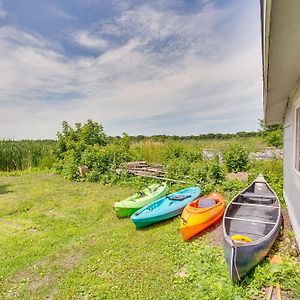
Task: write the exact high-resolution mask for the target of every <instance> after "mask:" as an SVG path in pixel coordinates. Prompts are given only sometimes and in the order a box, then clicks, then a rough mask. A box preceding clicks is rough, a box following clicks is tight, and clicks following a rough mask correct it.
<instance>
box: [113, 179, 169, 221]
mask: <svg viewBox="0 0 300 300" xmlns="http://www.w3.org/2000/svg"><path fill="white" fill-rule="evenodd" d="M168 190H169V188H168V186H167V184H166V183H161V184H152V185H150V186H149V187H146V188H145V189H143V190H142V191H139V192H137V193H135V194H134V195H132V196H131V197H129V198H127V199H125V200H123V201H119V202H116V203H115V205H114V209H115V211H116V214H117V216H118V217H119V218H126V217H130V216H131V215H132V214H133V213H134V212H136V211H137V210H139V209H140V208H142V207H144V206H146V205H148V204H150V203H151V202H153V201H155V200H157V199H159V198H161V197H163V196H165V195H166V194H167V193H168Z"/></svg>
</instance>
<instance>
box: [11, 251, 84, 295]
mask: <svg viewBox="0 0 300 300" xmlns="http://www.w3.org/2000/svg"><path fill="white" fill-rule="evenodd" d="M83 257H84V253H83V251H78V252H71V253H70V252H67V251H66V252H65V253H63V254H62V253H60V254H59V256H58V255H57V256H56V257H54V258H53V257H48V258H46V259H45V260H42V261H39V262H38V263H36V264H35V265H33V266H32V267H31V268H30V267H28V268H27V269H26V270H22V271H20V272H18V273H17V274H16V275H15V277H14V278H13V279H12V280H11V282H10V283H9V285H10V290H9V291H8V293H7V295H8V296H9V297H12V298H17V297H18V295H19V294H20V293H21V291H22V290H24V289H25V290H27V291H28V292H29V293H30V294H34V293H35V292H36V291H37V290H39V289H44V288H45V289H47V288H49V287H51V285H53V283H54V282H56V281H57V280H58V279H59V278H60V277H61V276H62V275H64V274H65V273H66V272H68V271H70V270H71V269H73V268H75V267H76V266H77V265H79V263H80V262H81V260H82V258H83ZM53 267H54V268H53ZM48 269H49V270H48ZM47 270H48V271H47ZM41 274H43V275H41ZM55 293H56V291H55V289H52V290H50V293H49V296H48V299H52V298H53V296H54V294H55Z"/></svg>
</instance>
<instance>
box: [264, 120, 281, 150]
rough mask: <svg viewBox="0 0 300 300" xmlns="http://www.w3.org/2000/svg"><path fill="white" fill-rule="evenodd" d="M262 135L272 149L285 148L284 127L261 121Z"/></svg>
mask: <svg viewBox="0 0 300 300" xmlns="http://www.w3.org/2000/svg"><path fill="white" fill-rule="evenodd" d="M260 127H261V134H262V136H263V138H264V139H265V141H266V142H267V144H268V145H269V146H272V147H277V148H282V146H283V129H282V125H278V124H276V125H268V126H266V125H265V124H264V121H263V120H260Z"/></svg>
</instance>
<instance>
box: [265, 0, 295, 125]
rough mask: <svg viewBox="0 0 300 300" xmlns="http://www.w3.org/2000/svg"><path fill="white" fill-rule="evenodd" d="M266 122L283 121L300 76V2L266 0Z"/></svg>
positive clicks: (292, 0)
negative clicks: (287, 3)
mask: <svg viewBox="0 0 300 300" xmlns="http://www.w3.org/2000/svg"><path fill="white" fill-rule="evenodd" d="M261 9H262V47H263V49H262V51H263V81H264V91H263V97H264V117H265V124H266V125H272V124H282V123H283V119H284V114H285V111H286V107H287V104H288V100H289V97H290V95H291V94H292V92H293V90H294V88H295V86H296V85H297V82H298V81H299V75H300V31H299V28H300V19H299V18H298V16H299V13H300V1H298V0H290V1H289V5H286V2H285V1H283V0H264V1H263V0H262V1H261Z"/></svg>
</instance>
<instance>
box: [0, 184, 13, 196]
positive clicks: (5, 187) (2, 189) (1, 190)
mask: <svg viewBox="0 0 300 300" xmlns="http://www.w3.org/2000/svg"><path fill="white" fill-rule="evenodd" d="M9 186H10V184H0V195H2V194H7V193H11V190H9Z"/></svg>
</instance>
